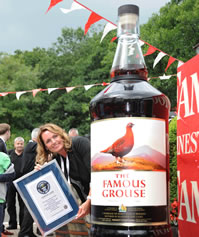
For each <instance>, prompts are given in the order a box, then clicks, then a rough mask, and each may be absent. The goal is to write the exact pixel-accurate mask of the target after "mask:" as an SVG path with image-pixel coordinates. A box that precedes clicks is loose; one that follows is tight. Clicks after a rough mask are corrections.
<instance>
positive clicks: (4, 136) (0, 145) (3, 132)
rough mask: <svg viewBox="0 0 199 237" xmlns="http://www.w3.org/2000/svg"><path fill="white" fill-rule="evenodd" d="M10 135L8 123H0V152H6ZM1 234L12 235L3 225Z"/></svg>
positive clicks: (4, 204)
mask: <svg viewBox="0 0 199 237" xmlns="http://www.w3.org/2000/svg"><path fill="white" fill-rule="evenodd" d="M10 136H11V132H10V125H9V124H7V123H0V152H3V153H5V154H8V151H7V147H6V142H7V141H8V140H9V138H10ZM3 206H4V215H5V209H6V202H4V203H3ZM2 234H4V235H13V233H12V232H9V231H7V230H5V226H4V225H3V226H2Z"/></svg>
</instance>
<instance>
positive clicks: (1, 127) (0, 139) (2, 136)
mask: <svg viewBox="0 0 199 237" xmlns="http://www.w3.org/2000/svg"><path fill="white" fill-rule="evenodd" d="M10 135H11V132H10V125H9V124H7V123H0V151H1V152H4V153H6V154H8V151H7V148H6V142H7V140H8V139H9V138H10Z"/></svg>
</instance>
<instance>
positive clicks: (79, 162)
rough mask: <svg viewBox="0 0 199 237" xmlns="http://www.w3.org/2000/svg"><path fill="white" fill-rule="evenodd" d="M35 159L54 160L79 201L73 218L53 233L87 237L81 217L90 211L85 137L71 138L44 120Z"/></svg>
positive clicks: (85, 226) (88, 164)
mask: <svg viewBox="0 0 199 237" xmlns="http://www.w3.org/2000/svg"><path fill="white" fill-rule="evenodd" d="M37 142H38V146H37V157H36V162H37V163H38V164H40V165H43V164H44V163H45V162H48V160H49V157H50V158H53V159H56V160H57V162H58V164H59V166H60V167H61V170H62V171H63V173H64V175H65V177H66V179H67V180H68V183H69V184H70V185H71V188H72V190H73V191H74V194H75V195H76V197H77V199H78V201H79V204H80V206H79V211H78V213H77V218H76V220H73V221H72V222H70V223H69V224H67V225H65V226H64V227H62V228H61V229H59V230H57V231H56V234H57V235H59V236H60V235H61V234H63V236H67V237H69V236H71V234H73V235H72V236H76V235H78V236H79V233H81V234H82V235H84V236H88V227H87V225H86V221H85V220H84V219H83V217H85V216H86V215H88V214H89V213H90V205H91V200H90V199H89V198H87V196H88V194H89V187H90V142H89V140H88V139H87V138H85V137H80V136H77V137H75V138H73V139H71V138H70V137H69V136H68V135H67V133H66V132H65V131H64V130H63V129H62V128H61V127H59V126H57V125H55V124H52V123H48V124H45V125H42V126H41V127H40V132H39V134H38V140H37Z"/></svg>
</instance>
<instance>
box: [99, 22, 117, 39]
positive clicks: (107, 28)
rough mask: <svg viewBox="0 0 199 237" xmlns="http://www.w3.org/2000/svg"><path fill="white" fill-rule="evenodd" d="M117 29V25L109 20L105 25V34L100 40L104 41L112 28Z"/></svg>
mask: <svg viewBox="0 0 199 237" xmlns="http://www.w3.org/2000/svg"><path fill="white" fill-rule="evenodd" d="M115 29H117V26H115V25H113V24H111V23H110V22H108V23H107V24H106V25H105V27H104V32H103V35H102V38H101V40H100V43H101V42H102V40H103V39H104V37H105V36H106V35H107V34H108V33H109V32H110V31H112V30H115Z"/></svg>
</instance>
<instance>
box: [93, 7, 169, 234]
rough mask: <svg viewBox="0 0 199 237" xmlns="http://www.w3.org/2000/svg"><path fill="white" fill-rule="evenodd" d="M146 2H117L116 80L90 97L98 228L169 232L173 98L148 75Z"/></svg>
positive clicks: (95, 229)
mask: <svg viewBox="0 0 199 237" xmlns="http://www.w3.org/2000/svg"><path fill="white" fill-rule="evenodd" d="M138 20H139V8H138V7H137V6H135V5H124V6H121V7H119V9H118V29H117V34H118V45H117V49H116V53H115V57H114V60H113V65H112V68H111V74H110V75H111V83H110V85H108V86H107V87H106V88H105V89H104V90H103V91H101V92H100V93H99V94H98V95H96V96H95V97H94V98H93V99H92V100H91V103H90V114H91V119H92V123H91V171H92V173H91V197H92V198H91V224H92V226H91V236H93V237H106V236H107V237H109V236H112V237H117V236H121V237H123V236H124V237H130V236H147V237H152V236H154V237H155V236H161V237H163V236H164V237H170V236H172V234H171V228H170V224H169V216H170V215H169V192H168V186H169V152H168V150H169V148H168V118H169V110H170V102H169V99H168V98H167V97H166V96H165V95H164V94H163V93H161V92H160V91H158V90H157V89H155V88H154V87H152V86H151V85H150V84H149V83H148V82H147V73H148V72H147V68H146V65H145V62H144V57H143V54H142V51H141V47H140V45H139V23H138Z"/></svg>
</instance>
